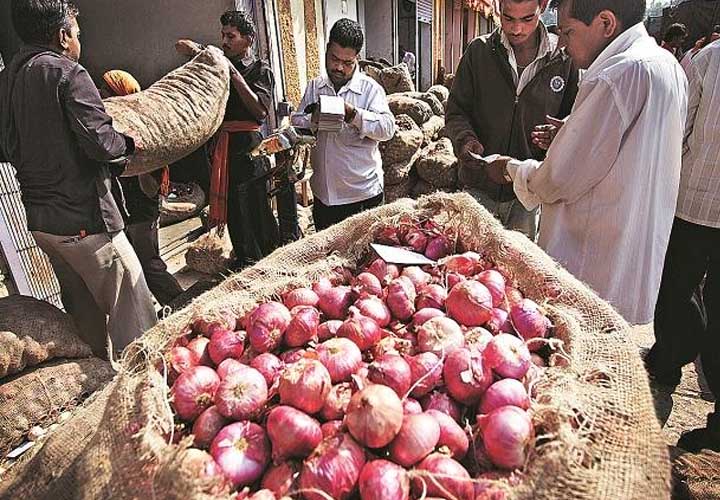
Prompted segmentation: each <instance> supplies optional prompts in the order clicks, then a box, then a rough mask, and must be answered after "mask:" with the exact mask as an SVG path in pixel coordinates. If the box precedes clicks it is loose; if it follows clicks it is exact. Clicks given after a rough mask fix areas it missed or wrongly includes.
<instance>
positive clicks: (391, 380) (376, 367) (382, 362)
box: [368, 354, 412, 398]
mask: <svg viewBox="0 0 720 500" xmlns="http://www.w3.org/2000/svg"><path fill="white" fill-rule="evenodd" d="M368 379H369V380H370V382H373V383H375V384H381V385H386V386H388V387H389V388H390V389H392V390H393V391H395V393H396V394H397V395H398V396H400V397H401V398H402V397H405V395H406V394H407V391H408V390H409V389H410V384H411V383H412V372H411V371H410V365H409V364H408V362H407V361H405V360H404V359H403V357H402V356H400V355H398V354H386V355H384V356H381V357H379V358H377V359H375V361H373V362H372V363H370V366H369V367H368Z"/></svg>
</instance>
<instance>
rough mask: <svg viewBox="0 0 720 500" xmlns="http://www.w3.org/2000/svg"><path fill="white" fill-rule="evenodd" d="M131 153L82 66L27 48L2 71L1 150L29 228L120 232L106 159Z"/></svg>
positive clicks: (56, 231) (60, 231)
mask: <svg viewBox="0 0 720 500" xmlns="http://www.w3.org/2000/svg"><path fill="white" fill-rule="evenodd" d="M133 149H134V144H133V142H132V140H131V139H130V138H128V137H125V136H124V135H122V134H120V133H118V132H117V131H115V129H113V127H112V119H111V118H110V117H109V116H108V115H107V114H106V113H105V108H104V107H103V104H102V101H101V100H100V95H99V93H98V90H97V88H96V87H95V85H94V84H93V81H92V80H91V78H90V75H89V74H88V73H87V71H86V70H85V68H83V67H82V66H81V65H80V64H78V63H76V62H74V61H72V60H70V59H68V58H67V57H65V56H63V55H61V54H59V53H56V52H53V51H51V50H49V49H47V48H44V47H36V46H26V47H23V48H22V49H21V50H20V52H19V53H18V54H17V55H16V56H15V57H14V58H13V60H12V62H11V63H10V64H9V65H8V67H7V68H6V69H5V71H3V72H2V73H0V150H2V151H3V153H4V156H5V157H6V158H7V159H8V160H9V161H10V162H11V163H12V164H13V165H14V167H15V169H16V171H17V179H18V182H19V183H20V188H21V190H22V200H23V204H24V205H25V210H26V212H27V221H28V229H30V230H31V231H42V232H46V233H50V234H55V235H61V236H74V235H78V234H80V233H81V232H86V233H88V234H97V233H103V232H115V231H120V230H122V229H123V228H124V224H123V221H122V217H121V216H120V212H119V211H118V207H117V205H116V204H115V201H114V199H113V196H112V194H111V177H110V171H109V168H108V166H107V164H106V163H104V162H107V161H109V160H113V159H116V158H119V157H122V156H123V155H125V154H126V153H132V150H133Z"/></svg>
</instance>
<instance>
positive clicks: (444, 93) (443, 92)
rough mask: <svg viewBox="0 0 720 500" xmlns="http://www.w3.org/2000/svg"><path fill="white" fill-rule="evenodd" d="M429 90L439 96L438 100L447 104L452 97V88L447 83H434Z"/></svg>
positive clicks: (429, 92)
mask: <svg viewBox="0 0 720 500" xmlns="http://www.w3.org/2000/svg"><path fill="white" fill-rule="evenodd" d="M427 92H428V94H432V95H434V96H435V97H437V100H438V101H440V102H441V103H443V104H445V103H446V102H447V100H448V98H449V97H450V89H449V88H447V87H446V86H445V85H433V86H432V87H430V88H429V89H428V90H427Z"/></svg>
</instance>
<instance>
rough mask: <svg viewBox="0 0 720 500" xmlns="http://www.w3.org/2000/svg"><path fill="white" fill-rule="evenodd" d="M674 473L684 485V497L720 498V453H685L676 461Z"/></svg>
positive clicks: (699, 498)
mask: <svg viewBox="0 0 720 500" xmlns="http://www.w3.org/2000/svg"><path fill="white" fill-rule="evenodd" d="M673 475H674V476H675V480H676V481H678V482H680V485H681V486H682V489H681V491H682V493H681V494H683V495H684V498H691V499H693V500H718V499H720V453H715V452H713V451H710V450H703V451H702V452H701V453H697V454H693V453H684V454H682V455H681V456H680V457H678V458H677V459H676V460H675V461H674V463H673Z"/></svg>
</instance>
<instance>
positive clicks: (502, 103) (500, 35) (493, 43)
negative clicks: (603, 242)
mask: <svg viewBox="0 0 720 500" xmlns="http://www.w3.org/2000/svg"><path fill="white" fill-rule="evenodd" d="M546 6H547V0H501V2H500V8H501V13H502V17H501V21H502V26H501V29H499V30H497V31H495V32H494V33H492V34H490V35H487V36H483V37H480V38H477V39H476V40H474V41H473V42H472V43H471V44H470V46H469V47H468V49H467V51H466V52H465V54H464V55H463V57H462V59H461V60H460V64H459V66H458V69H457V72H456V74H455V80H454V83H453V86H452V90H451V92H450V98H449V100H448V107H447V113H446V120H447V131H448V135H449V137H450V138H451V139H452V141H453V145H454V147H455V154H456V155H457V156H458V158H459V160H460V170H459V179H460V184H461V187H463V188H465V189H466V190H467V191H468V192H470V193H471V194H472V195H473V196H474V197H475V198H476V199H477V200H478V201H479V202H480V203H481V204H483V205H484V206H485V207H486V208H487V209H488V210H489V211H490V212H492V213H493V214H495V215H496V216H497V217H498V218H499V219H500V220H501V221H502V222H503V224H504V225H505V226H506V227H508V228H509V229H515V230H519V231H522V232H524V233H525V234H526V235H527V236H528V237H530V238H531V239H535V237H536V233H537V212H536V211H527V210H525V208H524V207H523V206H522V204H521V203H520V202H518V200H517V198H516V197H515V193H514V192H513V189H512V185H510V186H509V187H508V186H501V185H500V184H495V183H494V182H492V181H491V180H490V179H489V178H488V177H487V174H486V172H485V167H486V164H485V163H484V162H482V161H480V160H478V159H477V158H476V157H477V156H480V155H485V156H487V155H491V154H503V155H508V156H514V157H517V158H523V159H530V158H535V159H538V160H541V159H543V158H544V151H543V149H542V148H541V147H540V146H541V144H540V143H539V142H535V141H533V140H532V139H531V133H532V132H533V131H534V129H535V128H536V127H538V126H542V125H543V124H544V123H545V122H546V120H547V119H548V117H555V118H565V117H566V116H567V115H568V114H570V110H571V109H572V105H573V103H574V101H575V96H576V94H577V87H578V72H577V70H576V69H575V68H574V67H573V65H572V62H571V60H570V58H569V57H568V56H567V55H566V54H565V53H564V51H562V50H561V49H560V48H559V47H558V37H557V36H556V35H553V34H550V33H548V32H547V29H546V28H545V26H544V25H543V23H542V22H541V21H540V14H541V13H542V12H543V10H544V9H545V7H546Z"/></svg>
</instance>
